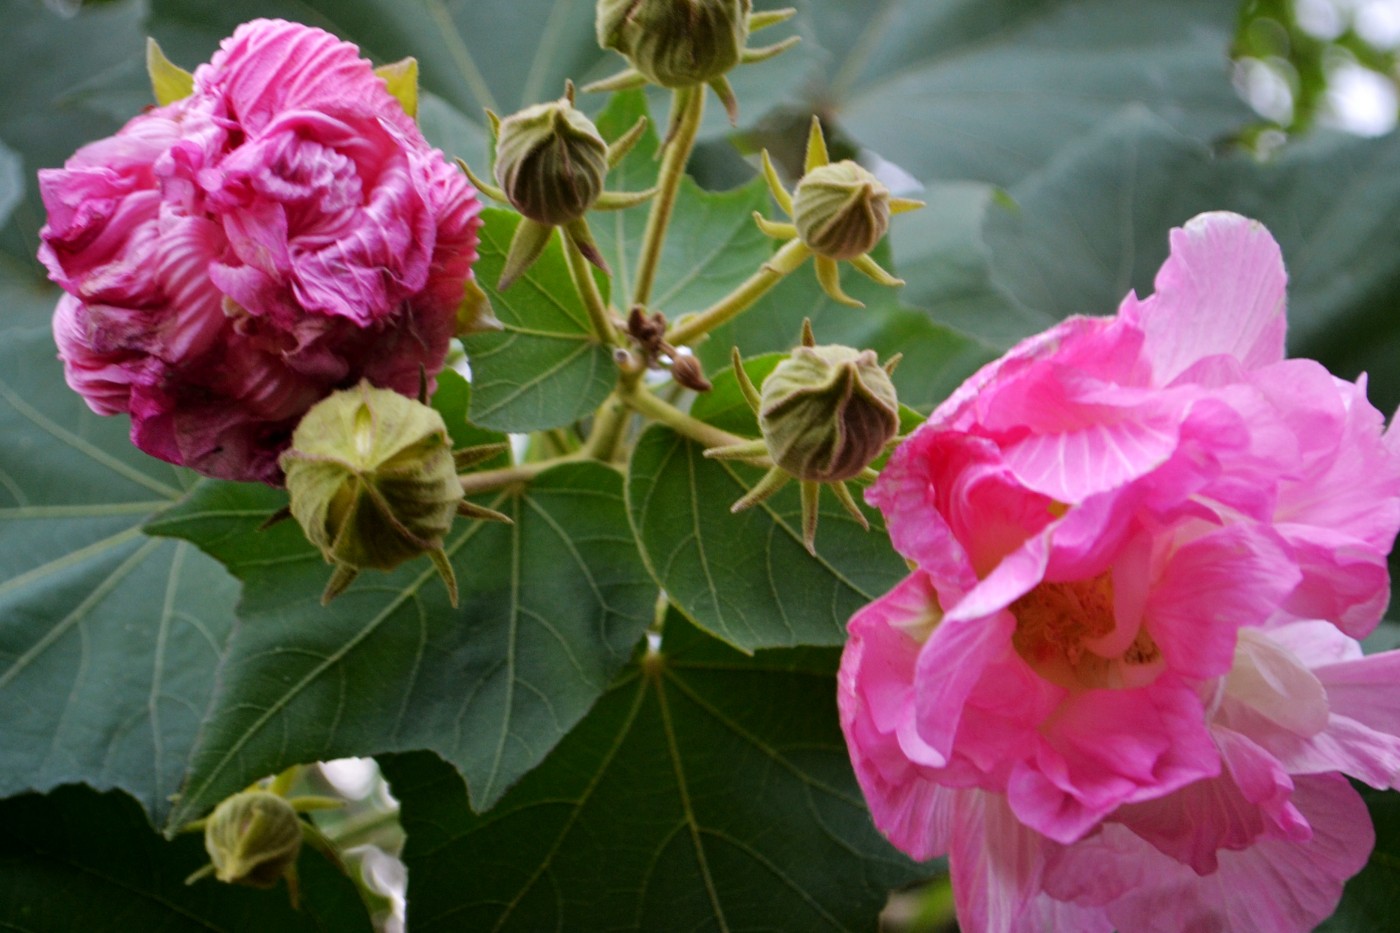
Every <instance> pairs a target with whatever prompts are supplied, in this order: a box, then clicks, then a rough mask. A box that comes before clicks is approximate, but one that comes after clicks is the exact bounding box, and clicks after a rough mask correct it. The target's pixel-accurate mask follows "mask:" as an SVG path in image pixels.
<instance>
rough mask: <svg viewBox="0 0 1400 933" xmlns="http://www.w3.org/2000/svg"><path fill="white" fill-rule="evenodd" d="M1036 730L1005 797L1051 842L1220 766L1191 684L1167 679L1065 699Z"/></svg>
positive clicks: (1076, 833)
mask: <svg viewBox="0 0 1400 933" xmlns="http://www.w3.org/2000/svg"><path fill="white" fill-rule="evenodd" d="M1038 731H1039V734H1040V735H1039V736H1038V737H1037V738H1036V739H1033V740H1032V741H1034V742H1035V743H1036V746H1037V747H1036V749H1035V754H1034V757H1033V758H1027V759H1026V760H1025V761H1023V762H1022V763H1021V764H1019V765H1018V766H1016V767H1015V768H1014V769H1013V770H1012V773H1011V778H1010V782H1009V784H1008V785H1007V799H1008V802H1009V803H1010V806H1011V808H1012V810H1013V811H1014V812H1015V813H1016V815H1017V817H1018V818H1019V819H1020V820H1021V821H1022V822H1024V823H1025V824H1026V825H1028V826H1030V827H1031V828H1033V829H1035V830H1036V831H1037V832H1040V833H1043V834H1044V835H1046V836H1047V837H1049V838H1051V839H1054V840H1055V841H1057V842H1062V843H1071V842H1074V841H1075V840H1077V839H1079V838H1081V837H1082V836H1084V834H1085V833H1087V832H1089V831H1090V830H1091V829H1092V828H1093V827H1094V826H1095V825H1096V824H1097V823H1098V822H1099V821H1100V820H1102V819H1103V818H1104V817H1105V816H1107V815H1108V814H1110V813H1111V812H1113V811H1114V810H1115V809H1116V808H1118V807H1119V806H1120V805H1123V804H1126V803H1131V802H1134V801H1140V800H1150V799H1154V798H1158V797H1161V796H1163V795H1165V794H1168V793H1170V792H1172V791H1174V790H1176V789H1177V788H1179V787H1182V786H1184V785H1186V784H1189V783H1191V782H1193V781H1197V780H1200V779H1201V778H1205V777H1211V776H1213V775H1215V774H1218V773H1219V771H1220V759H1219V756H1218V754H1217V752H1216V749H1215V745H1214V743H1213V742H1212V741H1211V738H1210V735H1209V733H1208V732H1207V731H1206V728H1205V721H1204V712H1203V710H1202V708H1201V702H1200V699H1199V697H1198V696H1197V695H1196V691H1195V689H1194V687H1193V686H1191V685H1187V684H1183V683H1180V682H1178V681H1174V680H1173V679H1172V678H1171V677H1169V676H1164V677H1162V678H1159V679H1158V680H1157V681H1156V682H1155V683H1154V684H1152V685H1151V686H1150V687H1146V688H1140V689H1136V690H1087V691H1084V692H1083V693H1080V694H1077V695H1073V696H1069V697H1067V698H1066V699H1065V700H1064V701H1063V702H1062V703H1061V704H1060V706H1059V708H1058V709H1056V710H1055V712H1054V715H1053V716H1052V717H1051V718H1050V719H1049V720H1047V721H1046V722H1044V723H1042V724H1041V725H1040V727H1039V730H1038Z"/></svg>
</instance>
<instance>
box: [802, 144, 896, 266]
mask: <svg viewBox="0 0 1400 933" xmlns="http://www.w3.org/2000/svg"><path fill="white" fill-rule="evenodd" d="M792 219H793V223H794V224H796V226H797V235H798V237H799V238H800V239H801V240H802V242H803V243H805V244H807V246H809V247H811V249H812V252H814V253H816V254H817V255H819V256H826V257H828V258H830V259H854V258H855V257H857V256H859V255H861V254H863V253H867V252H869V251H870V250H871V249H873V248H874V246H875V244H876V243H879V242H880V238H881V237H883V236H884V235H885V231H887V230H889V228H890V191H889V189H888V188H886V187H885V186H884V185H883V184H881V183H880V181H879V179H877V178H876V177H875V176H874V175H872V174H870V173H869V172H867V171H866V170H865V169H863V168H861V167H860V166H859V165H857V164H856V163H854V162H852V161H850V160H849V159H844V160H842V161H840V162H832V163H831V164H830V165H821V166H818V167H817V168H814V169H812V170H811V171H810V172H808V173H807V174H806V175H804V176H802V179H801V181H799V182H798V183H797V190H796V191H794V192H793V199H792Z"/></svg>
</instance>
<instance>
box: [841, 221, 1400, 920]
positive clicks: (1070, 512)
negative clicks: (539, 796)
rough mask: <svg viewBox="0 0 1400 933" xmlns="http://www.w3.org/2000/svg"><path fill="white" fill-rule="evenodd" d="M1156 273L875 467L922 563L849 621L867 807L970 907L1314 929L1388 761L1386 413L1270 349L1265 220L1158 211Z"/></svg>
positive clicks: (855, 729) (850, 677)
mask: <svg viewBox="0 0 1400 933" xmlns="http://www.w3.org/2000/svg"><path fill="white" fill-rule="evenodd" d="M1171 245H1172V252H1171V257H1170V258H1169V259H1168V260H1167V262H1166V264H1165V265H1164V266H1163V267H1162V270H1161V271H1160V272H1159V273H1158V276H1157V282H1156V294H1155V295H1153V296H1152V297H1150V298H1148V299H1146V300H1142V301H1140V300H1138V298H1137V297H1136V296H1134V295H1131V294H1130V295H1129V296H1128V297H1127V298H1126V299H1125V300H1124V301H1123V304H1122V306H1121V307H1120V308H1119V312H1118V315H1117V316H1116V317H1113V318H1072V319H1070V320H1067V321H1065V322H1063V323H1062V324H1060V325H1058V326H1056V327H1054V328H1052V329H1051V330H1049V331H1048V332H1046V333H1044V334H1042V335H1040V336H1038V337H1033V338H1031V339H1030V340H1027V341H1025V342H1024V343H1022V344H1020V345H1019V346H1017V347H1015V348H1014V349H1013V350H1011V351H1010V352H1009V353H1008V354H1007V355H1006V356H1004V357H1002V358H1001V359H1000V360H997V361H996V362H994V363H991V364H989V365H988V366H986V367H985V368H984V369H982V371H981V372H979V373H977V374H976V375H975V376H973V377H972V378H971V379H970V380H968V382H967V383H966V384H965V385H963V386H962V387H961V388H960V389H959V390H958V391H957V392H956V393H954V395H953V396H952V397H951V398H950V399H948V401H947V402H945V403H944V404H943V405H942V406H940V407H939V409H938V410H937V411H935V412H934V413H933V415H932V417H931V418H930V419H929V421H928V423H927V424H925V425H924V426H922V427H921V428H920V429H919V430H918V431H916V432H915V433H914V434H913V435H912V436H911V437H910V438H909V439H908V440H907V441H906V442H905V443H904V444H903V445H902V446H901V447H900V448H899V449H898V450H897V451H896V452H895V454H894V456H893V457H892V458H891V461H890V464H889V466H888V468H887V469H886V470H885V472H884V473H883V475H882V476H881V477H880V480H879V482H878V483H877V484H876V485H875V487H874V488H873V489H872V490H871V492H870V499H871V501H872V502H873V503H874V504H876V505H878V506H879V507H880V509H881V510H882V511H883V512H884V514H885V516H886V518H887V521H888V524H889V528H890V534H891V537H892V539H893V541H894V543H895V546H896V547H897V548H898V549H899V550H900V551H901V552H902V553H903V554H904V555H905V556H907V557H908V558H909V559H910V560H911V561H912V562H913V563H914V565H915V569H914V570H913V572H912V573H911V574H910V576H909V577H908V578H907V579H905V580H904V581H903V582H902V583H901V584H900V585H899V586H897V587H896V588H895V589H894V590H893V591H891V592H890V593H888V594H886V595H885V596H884V597H882V598H881V599H879V600H877V601H876V602H875V603H873V604H871V605H870V606H867V607H866V608H865V609H863V610H861V611H860V612H859V613H857V614H856V616H855V617H854V618H853V619H852V620H851V624H850V636H851V637H850V641H849V643H848V644H847V647H846V651H845V655H844V657H843V659H842V664H841V672H840V677H839V699H840V709H841V720H842V726H843V728H844V730H845V733H846V738H847V742H848V744H849V747H850V752H851V758H852V760H853V762H854V764H855V768H856V773H857V776H858V777H859V779H860V783H861V786H862V788H863V789H864V791H865V795H866V799H867V800H868V801H869V804H870V808H871V812H872V814H873V816H874V819H875V822H876V824H877V825H878V826H879V827H880V829H881V830H882V831H883V832H884V833H885V834H886V835H888V836H889V838H890V839H891V840H892V841H893V842H894V843H895V844H896V845H897V846H899V847H900V848H901V849H903V850H904V851H906V852H908V853H909V854H910V855H912V856H914V857H915V858H920V859H923V858H928V857H931V856H934V855H939V854H942V853H948V854H949V858H950V864H951V869H952V876H953V885H954V892H955V895H956V898H957V902H958V908H959V917H960V921H961V923H962V924H963V928H964V929H967V930H989V931H1001V930H1041V929H1046V928H1052V929H1066V930H1076V931H1078V930H1091V931H1092V930H1105V931H1107V930H1111V929H1115V928H1117V929H1122V930H1134V931H1137V930H1163V931H1167V930H1183V929H1192V930H1242V929H1249V930H1259V931H1295V930H1310V929H1312V927H1313V926H1314V925H1315V924H1316V923H1317V922H1319V921H1320V920H1322V919H1323V918H1325V917H1326V916H1328V915H1329V914H1330V913H1331V912H1332V910H1333V909H1334V908H1335V907H1336V903H1337V900H1338V898H1339V897H1340V896H1341V890H1342V885H1343V883H1344V882H1345V880H1346V879H1347V878H1348V877H1349V876H1351V875H1352V874H1354V873H1355V872H1357V871H1358V870H1359V869H1360V868H1361V866H1362V865H1363V864H1364V862H1365V860H1366V857H1367V855H1368V854H1369V852H1370V848H1371V846H1372V844H1373V836H1372V833H1371V827H1370V823H1369V819H1368V816H1367V813H1366V809H1365V807H1364V806H1363V805H1362V802H1361V800H1360V798H1359V796H1358V795H1357V794H1356V793H1355V791H1354V790H1352V788H1351V787H1350V786H1349V785H1348V784H1347V782H1346V780H1345V779H1344V778H1343V777H1342V775H1343V774H1346V775H1350V776H1352V777H1355V778H1357V779H1359V780H1361V781H1364V782H1366V783H1368V784H1371V785H1373V786H1375V787H1397V786H1400V735H1397V734H1400V652H1389V653H1386V654H1379V655H1373V656H1370V657H1362V655H1361V652H1360V649H1359V648H1358V647H1357V642H1356V639H1357V638H1359V637H1362V636H1364V635H1365V634H1366V633H1367V632H1369V631H1370V630H1371V629H1372V628H1373V627H1374V626H1375V625H1376V623H1377V621H1378V620H1379V617H1380V614H1381V612H1382V611H1383V609H1384V607H1385V605H1386V601H1387V598H1388V594H1389V581H1388V577H1387V574H1386V563H1385V558H1386V554H1387V553H1388V551H1389V550H1390V547H1391V544H1392V542H1393V540H1394V537H1395V534H1396V530H1397V527H1400V450H1398V449H1397V447H1398V446H1400V441H1398V440H1397V436H1396V432H1394V431H1392V432H1389V433H1386V432H1385V431H1384V424H1383V419H1382V417H1381V415H1380V414H1379V413H1378V412H1377V411H1376V410H1375V409H1374V408H1373V407H1372V406H1371V405H1370V404H1369V403H1368V402H1367V400H1366V395H1365V382H1364V379H1363V380H1361V381H1358V382H1357V383H1355V384H1353V383H1348V382H1343V381H1341V380H1339V379H1336V378H1334V377H1332V376H1331V375H1329V374H1328V373H1327V372H1326V371H1325V370H1324V369H1323V368H1322V367H1321V366H1319V365H1318V364H1316V363H1314V362H1311V361H1308V360H1285V359H1284V357H1283V337H1284V283H1285V275H1284V270H1283V263H1282V259H1281V257H1280V254H1279V249H1278V246H1277V244H1275V243H1274V241H1273V239H1272V238H1271V237H1270V236H1269V234H1268V231H1266V230H1265V229H1264V228H1263V227H1262V226H1261V225H1259V224H1258V223H1255V222H1252V221H1249V220H1246V219H1245V218H1242V217H1238V216H1235V215H1232V214H1205V215H1202V216H1200V217H1197V218H1195V219H1194V220H1192V221H1191V222H1190V223H1188V224H1187V225H1186V226H1185V227H1184V228H1183V229H1179V230H1174V231H1172V237H1171Z"/></svg>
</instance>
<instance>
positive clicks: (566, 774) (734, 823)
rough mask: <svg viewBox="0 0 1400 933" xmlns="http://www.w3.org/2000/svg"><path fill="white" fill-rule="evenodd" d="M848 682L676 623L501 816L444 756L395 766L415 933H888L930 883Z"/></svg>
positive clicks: (799, 655) (824, 662)
mask: <svg viewBox="0 0 1400 933" xmlns="http://www.w3.org/2000/svg"><path fill="white" fill-rule="evenodd" d="M834 666H835V653H834V652H828V651H821V652H816V651H782V652H776V651H774V652H763V653H760V654H758V655H756V656H754V657H751V658H748V657H744V656H742V655H740V654H738V653H736V652H734V651H733V650H731V649H729V648H726V647H724V646H723V645H721V644H719V643H717V642H715V641H713V640H710V639H708V638H705V637H704V636H703V635H700V634H699V633H698V632H696V631H695V630H694V629H693V628H691V627H690V626H689V625H687V624H686V623H685V622H684V620H682V619H680V618H677V617H675V616H674V615H673V616H671V617H670V618H669V619H668V620H667V622H666V628H665V632H664V635H663V637H662V639H661V642H660V644H659V646H658V647H656V648H653V649H652V650H650V651H648V652H647V654H646V655H645V656H644V657H643V658H642V659H641V661H640V664H639V665H638V666H637V667H635V668H633V669H632V670H630V671H629V672H628V675H627V676H625V677H624V678H622V679H621V680H620V681H619V683H618V684H617V685H616V686H615V687H614V688H613V689H612V690H611V691H610V692H609V693H608V694H607V695H606V696H605V697H604V698H603V699H602V700H600V701H599V703H598V705H597V706H596V707H595V708H594V710H593V712H592V713H590V714H589V716H588V717H587V718H586V719H585V720H584V721H583V722H581V723H580V724H579V726H578V728H576V729H575V730H574V731H573V732H572V733H571V734H570V735H569V736H568V738H566V739H565V740H564V741H563V742H562V743H560V745H559V747H558V748H557V749H556V750H555V751H554V753H553V754H551V756H550V757H549V758H548V759H547V760H546V762H545V763H544V764H543V765H542V766H541V767H540V768H538V769H537V770H535V771H534V772H532V773H531V774H529V775H527V776H526V777H525V779H524V780H522V781H521V783H520V785H519V786H518V787H517V788H516V789H515V790H513V791H512V792H511V793H510V794H508V795H507V796H506V797H505V798H504V799H503V800H502V801H501V803H500V805H499V806H497V807H496V809H495V810H493V811H492V812H490V813H487V814H483V815H475V814H473V813H472V812H471V810H470V808H469V807H468V805H467V799H466V795H465V794H464V793H463V792H462V784H461V781H460V780H458V778H457V776H456V775H455V774H453V773H452V771H451V770H450V769H448V768H446V767H444V766H442V764H441V763H439V762H436V761H434V760H433V759H431V758H430V757H429V756H426V755H413V756H403V757H394V758H390V759H388V760H386V761H385V762H384V766H385V773H386V775H387V776H388V778H389V780H390V782H391V784H392V787H393V791H394V794H395V795H396V796H397V797H398V798H399V800H400V801H401V802H402V805H403V810H402V819H403V824H404V828H405V829H406V830H407V832H408V843H407V846H406V848H405V850H404V860H405V861H406V862H407V864H408V870H409V883H410V889H409V925H410V928H411V929H413V930H415V931H433V930H487V929H494V930H528V931H534V930H559V929H562V930H585V929H586V930H605V929H606V930H621V929H640V930H760V929H761V930H779V929H781V930H814V931H815V930H871V931H873V930H875V929H876V927H877V920H876V918H877V915H878V913H879V911H880V908H881V907H882V906H883V905H884V903H885V898H886V895H887V892H888V890H889V889H890V888H892V887H894V886H896V885H899V884H902V883H906V882H908V881H910V880H912V879H913V878H915V877H918V876H919V875H920V874H921V872H920V870H919V869H918V867H917V866H914V865H911V864H910V863H909V862H907V861H906V860H905V859H904V858H903V857H902V856H900V855H899V854H898V853H897V852H895V851H894V849H892V848H891V847H890V846H889V845H888V844H887V843H885V841H884V840H883V839H881V838H880V836H879V835H878V834H877V833H876V832H875V830H874V828H873V827H872V826H871V824H870V818H869V816H868V814H867V813H866V810H865V806H864V804H863V802H862V801H861V797H860V791H859V789H858V788H857V786H856V783H855V779H854V775H853V774H852V773H851V766H850V761H849V759H848V757H847V754H846V748H845V743H844V742H843V741H842V738H841V733H840V731H839V729H838V728H837V726H836V709H835V684H834V682H833V678H832V676H831V673H832V671H833V670H834Z"/></svg>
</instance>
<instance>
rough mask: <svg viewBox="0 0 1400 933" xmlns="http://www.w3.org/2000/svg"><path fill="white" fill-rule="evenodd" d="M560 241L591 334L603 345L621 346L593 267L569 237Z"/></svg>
mask: <svg viewBox="0 0 1400 933" xmlns="http://www.w3.org/2000/svg"><path fill="white" fill-rule="evenodd" d="M560 239H562V240H563V241H564V255H565V257H567V258H568V260H569V276H570V277H571V278H572V279H573V280H574V288H575V290H577V291H578V295H579V297H580V298H581V299H583V306H584V308H585V309H586V310H587V311H588V321H589V323H591V324H592V325H593V333H594V334H595V335H596V336H597V338H598V339H599V340H600V341H602V342H603V343H604V344H605V345H608V346H615V347H620V346H622V345H623V344H622V340H621V338H620V337H619V336H618V334H617V327H616V326H615V325H614V324H613V321H612V315H611V314H609V313H608V308H607V305H605V304H604V303H603V295H602V293H601V292H599V291H598V283H597V282H596V281H594V279H593V271H592V270H593V267H592V266H591V265H589V262H588V260H587V259H585V258H584V257H583V252H582V251H581V250H580V249H579V248H578V246H577V245H576V244H575V243H574V241H573V239H572V238H571V237H569V236H567V235H565V236H562V237H560Z"/></svg>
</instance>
